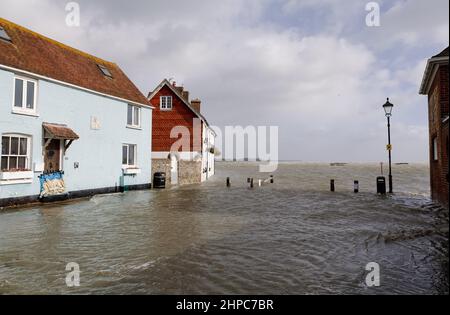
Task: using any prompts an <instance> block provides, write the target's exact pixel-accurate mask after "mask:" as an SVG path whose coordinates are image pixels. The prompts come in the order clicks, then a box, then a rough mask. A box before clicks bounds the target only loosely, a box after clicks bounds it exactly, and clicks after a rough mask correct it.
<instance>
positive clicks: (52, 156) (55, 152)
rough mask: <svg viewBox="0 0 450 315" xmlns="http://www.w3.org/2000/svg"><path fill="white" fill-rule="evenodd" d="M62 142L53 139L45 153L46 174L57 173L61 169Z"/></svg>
mask: <svg viewBox="0 0 450 315" xmlns="http://www.w3.org/2000/svg"><path fill="white" fill-rule="evenodd" d="M60 164H61V140H56V139H52V140H51V141H50V143H49V145H48V146H47V147H46V148H45V152H44V166H45V171H46V172H56V171H59V170H60V169H61V165H60Z"/></svg>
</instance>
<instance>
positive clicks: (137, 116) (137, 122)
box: [134, 107, 140, 126]
mask: <svg viewBox="0 0 450 315" xmlns="http://www.w3.org/2000/svg"><path fill="white" fill-rule="evenodd" d="M139 112H140V108H139V107H134V125H135V126H139V125H140V124H139Z"/></svg>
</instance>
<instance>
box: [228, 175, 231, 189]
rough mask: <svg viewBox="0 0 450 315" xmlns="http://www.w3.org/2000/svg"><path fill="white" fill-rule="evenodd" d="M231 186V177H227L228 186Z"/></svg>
mask: <svg viewBox="0 0 450 315" xmlns="http://www.w3.org/2000/svg"><path fill="white" fill-rule="evenodd" d="M230 186H231V182H230V178H229V177H227V187H230Z"/></svg>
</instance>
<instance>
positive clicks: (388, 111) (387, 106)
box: [383, 98, 394, 194]
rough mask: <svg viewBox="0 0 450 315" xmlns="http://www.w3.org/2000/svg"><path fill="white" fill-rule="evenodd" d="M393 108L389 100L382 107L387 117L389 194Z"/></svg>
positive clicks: (391, 189) (390, 184)
mask: <svg viewBox="0 0 450 315" xmlns="http://www.w3.org/2000/svg"><path fill="white" fill-rule="evenodd" d="M393 108H394V104H391V103H390V102H389V98H388V99H387V102H386V104H384V105H383V109H384V112H385V113H386V117H387V126H388V145H387V150H388V152H389V193H390V194H392V193H393V191H394V189H393V187H392V145H391V116H392V109H393Z"/></svg>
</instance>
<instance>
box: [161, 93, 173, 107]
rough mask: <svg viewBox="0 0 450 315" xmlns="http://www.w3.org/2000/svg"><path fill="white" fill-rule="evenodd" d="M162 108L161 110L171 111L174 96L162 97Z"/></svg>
mask: <svg viewBox="0 0 450 315" xmlns="http://www.w3.org/2000/svg"><path fill="white" fill-rule="evenodd" d="M160 108H161V110H171V109H172V96H161V98H160Z"/></svg>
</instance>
